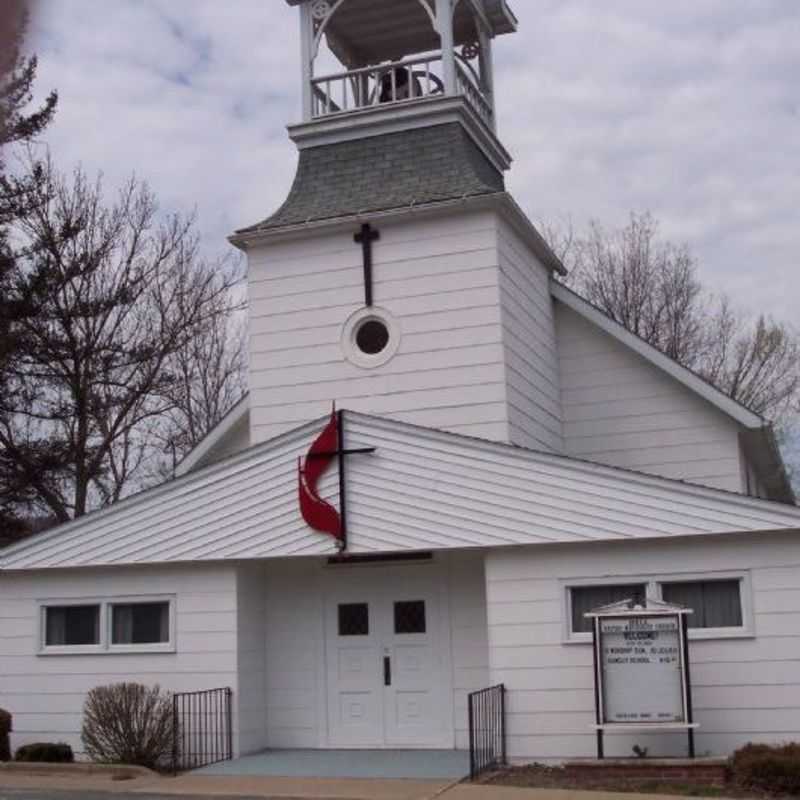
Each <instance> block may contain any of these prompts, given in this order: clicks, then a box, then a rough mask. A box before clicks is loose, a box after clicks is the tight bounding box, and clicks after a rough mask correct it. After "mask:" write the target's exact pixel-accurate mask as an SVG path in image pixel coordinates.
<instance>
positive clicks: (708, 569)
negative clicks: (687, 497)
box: [486, 534, 800, 761]
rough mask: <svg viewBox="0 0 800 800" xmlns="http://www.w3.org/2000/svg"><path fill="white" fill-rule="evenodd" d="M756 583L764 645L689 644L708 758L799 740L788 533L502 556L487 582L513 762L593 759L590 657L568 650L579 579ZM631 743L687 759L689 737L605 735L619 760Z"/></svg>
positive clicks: (797, 575)
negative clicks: (722, 576)
mask: <svg viewBox="0 0 800 800" xmlns="http://www.w3.org/2000/svg"><path fill="white" fill-rule="evenodd" d="M739 570H741V571H744V572H745V573H747V574H749V578H750V582H751V585H752V589H753V597H752V610H753V614H752V619H753V620H754V632H755V637H751V638H734V639H714V640H699V639H694V640H692V641H691V645H690V647H691V662H692V683H693V687H694V692H693V696H694V709H695V719H696V721H697V722H699V724H700V728H699V731H698V733H697V749H698V752H699V753H710V754H712V755H726V754H727V753H729V752H730V751H731V750H732V749H734V748H736V747H738V746H740V745H742V744H744V743H746V742H748V741H756V742H781V741H788V740H791V739H797V738H798V736H800V670H798V663H800V539H798V537H797V536H796V535H791V534H763V535H761V536H755V535H750V536H739V537H736V538H734V537H715V538H714V539H709V540H684V541H680V542H678V541H674V542H651V543H644V542H637V543H631V544H626V545H607V546H605V547H603V548H600V547H591V548H587V547H583V548H578V547H574V546H561V547H555V548H537V549H535V550H534V549H532V548H531V549H524V550H523V549H520V550H516V551H510V550H508V551H496V552H494V553H492V554H489V555H488V556H487V563H486V581H487V598H488V619H489V644H490V661H491V680H492V682H501V681H502V682H504V683H505V684H506V686H507V687H508V689H509V696H508V710H509V716H508V734H509V738H508V745H509V755H510V757H511V758H513V759H515V760H528V761H532V760H540V761H541V760H548V759H552V760H561V759H567V758H591V757H594V754H595V736H594V732H593V730H592V729H591V725H592V724H593V722H594V695H593V685H594V684H593V677H592V648H591V645H590V644H583V643H579V644H575V643H570V644H566V643H564V640H565V636H566V630H567V629H566V619H565V616H566V606H565V593H566V588H565V585H566V584H567V583H568V582H569V580H570V579H585V578H592V577H597V578H609V577H623V576H624V577H636V578H640V577H644V578H647V577H654V576H658V575H687V576H689V577H699V576H701V575H703V574H710V573H713V572H725V571H739ZM634 743H639V744H640V745H642V746H646V747H649V748H650V754H651V755H652V756H657V755H679V754H680V753H682V752H685V751H684V750H683V748H685V736H684V735H675V734H670V735H663V734H662V735H661V736H647V735H642V734H633V735H627V736H608V737H607V753H608V755H610V756H630V755H631V747H632V745H633V744H634Z"/></svg>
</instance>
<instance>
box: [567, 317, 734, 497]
mask: <svg viewBox="0 0 800 800" xmlns="http://www.w3.org/2000/svg"><path fill="white" fill-rule="evenodd" d="M555 309H556V311H555V320H556V330H557V335H558V352H559V363H560V369H561V399H562V407H563V422H564V428H563V429H564V447H565V450H566V453H567V454H568V455H572V456H576V457H580V458H587V459H590V460H593V461H597V462H599V463H602V464H610V465H612V466H618V467H626V468H631V469H636V470H640V471H642V472H648V473H652V474H655V475H663V476H664V477H668V478H679V479H685V480H690V481H692V482H694V483H699V484H702V485H705V486H712V487H714V488H718V489H726V490H728V491H735V492H742V491H744V486H743V482H742V465H741V458H740V447H739V437H738V430H739V429H738V426H737V424H736V423H735V422H734V421H733V420H731V419H730V418H728V417H727V416H726V415H725V414H723V413H722V412H721V411H719V410H718V409H716V408H714V407H713V406H712V405H711V404H710V403H708V402H706V401H705V400H703V399H702V398H700V397H699V396H698V395H696V394H694V393H693V392H692V391H690V390H689V389H687V388H686V387H685V386H682V385H681V384H680V383H678V381H676V380H675V379H674V378H672V377H671V376H669V375H667V374H666V373H665V372H663V371H662V370H660V369H659V368H658V367H655V366H654V365H652V364H650V363H649V362H647V361H646V360H645V359H644V358H642V357H641V356H639V355H638V354H636V353H634V352H633V351H632V350H630V349H628V348H627V347H626V346H625V345H624V344H622V343H621V342H618V341H617V340H616V339H614V338H613V337H611V336H609V335H608V334H607V333H605V332H604V331H601V330H600V329H599V328H597V327H596V326H595V325H594V324H593V323H592V322H590V321H589V320H587V319H585V318H583V317H582V316H580V315H579V314H577V313H576V312H575V311H573V310H572V309H569V308H567V307H566V306H565V305H563V304H562V303H560V302H556V303H555Z"/></svg>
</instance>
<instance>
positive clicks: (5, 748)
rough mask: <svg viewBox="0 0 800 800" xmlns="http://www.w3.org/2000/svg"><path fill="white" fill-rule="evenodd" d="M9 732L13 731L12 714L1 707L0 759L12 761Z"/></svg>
mask: <svg viewBox="0 0 800 800" xmlns="http://www.w3.org/2000/svg"><path fill="white" fill-rule="evenodd" d="M9 733H11V714H9V712H8V711H4V710H3V709H2V708H0V761H11V745H10V743H9V735H8V734H9Z"/></svg>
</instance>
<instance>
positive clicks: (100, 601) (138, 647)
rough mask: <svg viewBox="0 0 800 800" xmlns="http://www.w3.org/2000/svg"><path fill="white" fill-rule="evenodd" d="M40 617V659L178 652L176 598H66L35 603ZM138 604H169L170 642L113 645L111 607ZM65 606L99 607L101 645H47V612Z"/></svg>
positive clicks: (159, 596)
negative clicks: (46, 657)
mask: <svg viewBox="0 0 800 800" xmlns="http://www.w3.org/2000/svg"><path fill="white" fill-rule="evenodd" d="M36 603H37V606H38V617H39V652H38V654H39V655H40V656H61V655H111V654H115V653H116V654H125V653H174V652H176V649H177V648H176V634H175V628H176V602H175V595H166V594H158V595H123V596H120V597H63V598H49V597H48V598H46V599H42V600H37V601H36ZM138 603H169V612H168V613H169V640H168V641H167V642H155V643H153V644H112V630H111V626H112V624H113V615H112V608H113V606H115V605H131V604H138ZM64 606H99V607H100V622H99V626H100V627H99V634H100V635H99V638H100V642H99V643H98V644H91V645H88V644H80V645H49V646H48V645H47V609H48V608H61V607H64Z"/></svg>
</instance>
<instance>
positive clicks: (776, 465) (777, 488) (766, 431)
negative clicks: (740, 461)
mask: <svg viewBox="0 0 800 800" xmlns="http://www.w3.org/2000/svg"><path fill="white" fill-rule="evenodd" d="M739 438H740V441H741V444H742V450H743V451H744V454H745V456H746V457H747V459H748V461H749V463H750V464H752V466H753V468H754V469H755V471H756V475H757V476H758V478H759V479H760V480H761V482H762V484H763V486H764V488H765V489H766V491H767V494H768V496H769V499H770V500H776V501H777V502H779V503H786V504H787V505H792V506H793V505H797V497H796V496H795V493H794V489H793V488H792V484H791V481H790V480H789V474H788V472H787V471H786V465H785V464H784V462H783V457H782V456H781V451H780V447H779V446H778V440H777V438H776V437H775V429H774V428H773V426H772V425H764V426H762V427H761V428H754V429H751V430H746V431H742V432H741V433H740V434H739Z"/></svg>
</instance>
